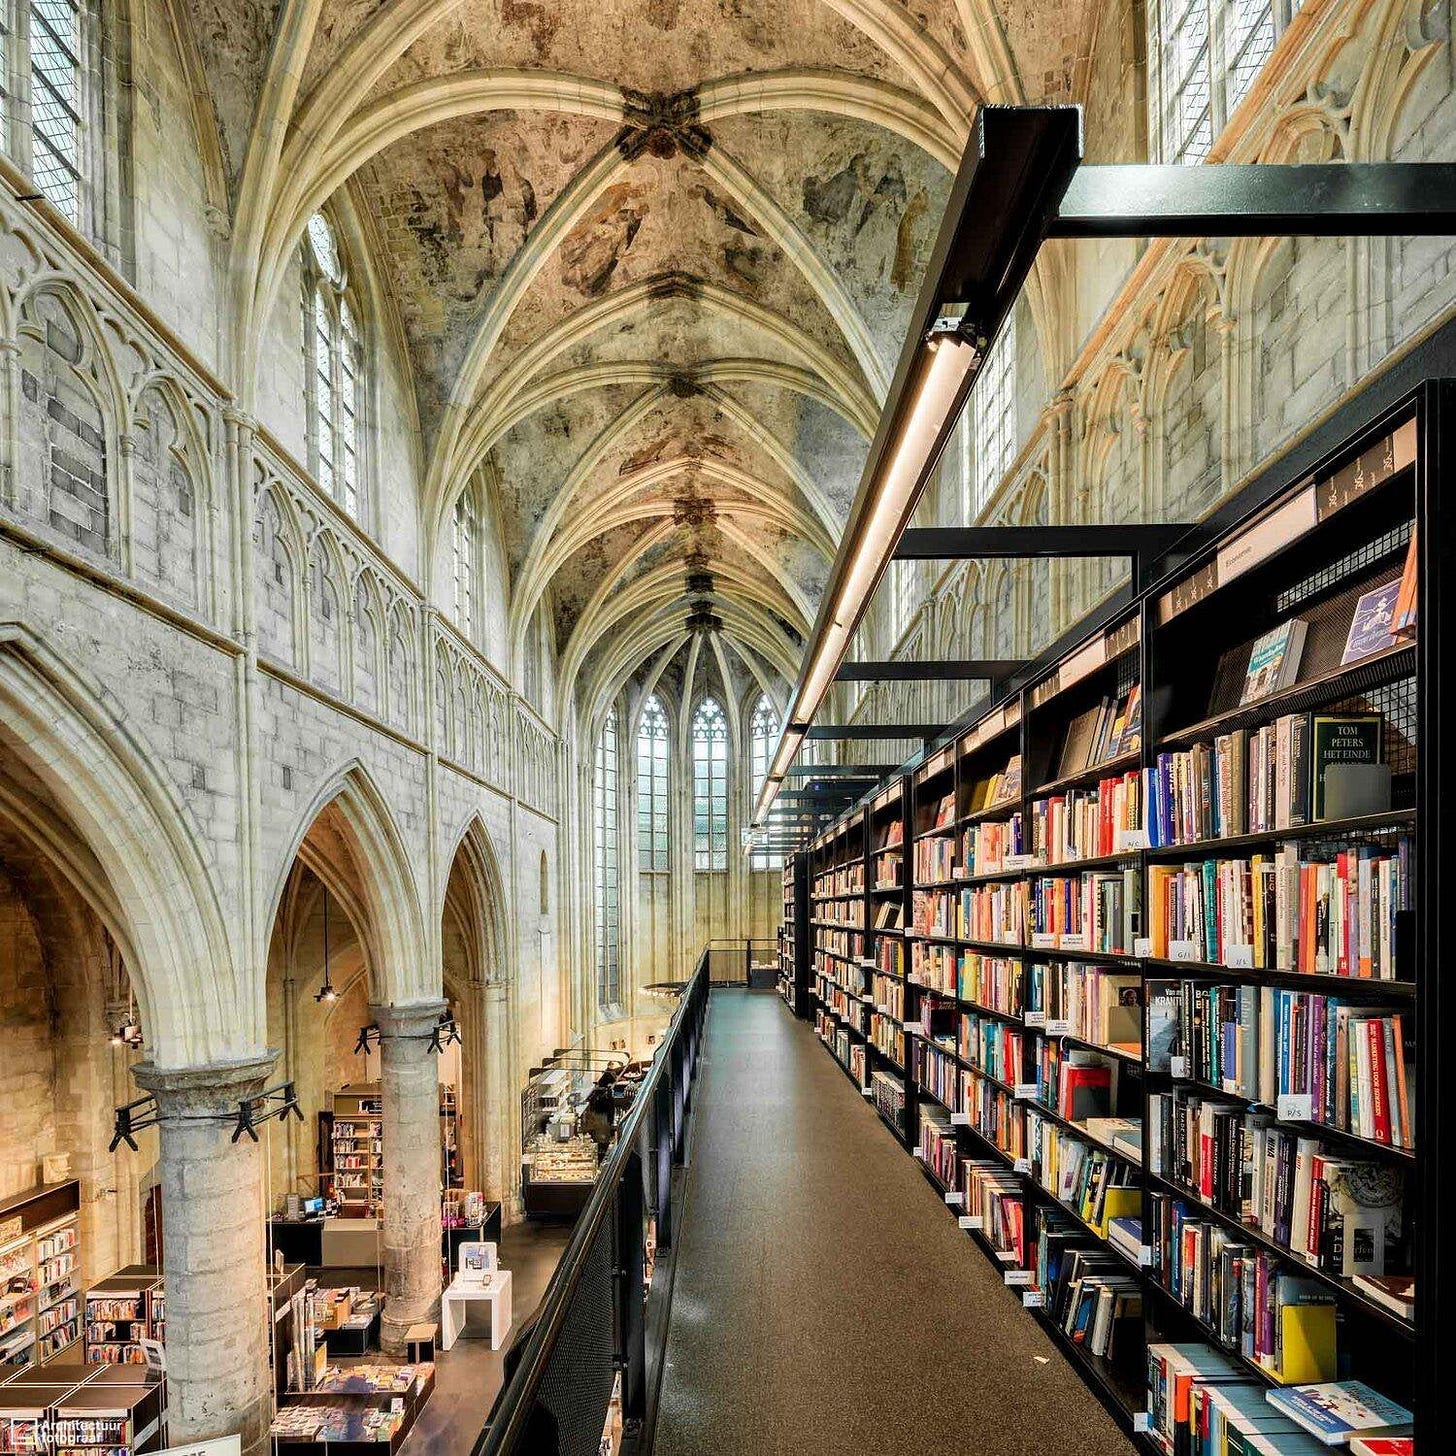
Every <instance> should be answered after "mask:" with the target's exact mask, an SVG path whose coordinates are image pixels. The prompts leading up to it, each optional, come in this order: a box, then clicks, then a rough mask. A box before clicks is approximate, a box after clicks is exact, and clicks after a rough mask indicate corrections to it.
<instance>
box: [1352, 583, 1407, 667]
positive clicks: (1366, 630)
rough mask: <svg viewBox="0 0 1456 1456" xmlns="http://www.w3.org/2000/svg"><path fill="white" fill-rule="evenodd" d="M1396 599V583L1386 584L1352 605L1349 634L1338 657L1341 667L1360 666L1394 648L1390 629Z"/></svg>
mask: <svg viewBox="0 0 1456 1456" xmlns="http://www.w3.org/2000/svg"><path fill="white" fill-rule="evenodd" d="M1399 596H1400V582H1399V581H1398V580H1397V581H1388V582H1386V583H1385V585H1384V586H1378V587H1376V588H1375V589H1374V590H1373V591H1368V592H1366V593H1365V594H1364V596H1362V597H1361V598H1360V600H1359V601H1358V602H1356V603H1355V615H1354V616H1353V617H1351V618H1350V632H1349V635H1348V636H1347V637H1346V638H1345V651H1344V653H1343V654H1342V655H1341V657H1340V666H1341V667H1349V666H1350V664H1351V663H1355V662H1361V661H1363V660H1364V659H1365V658H1367V657H1373V656H1374V655H1375V654H1376V653H1377V652H1385V651H1387V650H1388V649H1390V648H1392V647H1394V646H1395V635H1394V632H1393V630H1392V628H1393V627H1394V623H1395V609H1396V601H1397V599H1398V598H1399Z"/></svg>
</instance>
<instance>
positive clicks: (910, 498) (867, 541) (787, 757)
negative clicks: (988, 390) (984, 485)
mask: <svg viewBox="0 0 1456 1456" xmlns="http://www.w3.org/2000/svg"><path fill="white" fill-rule="evenodd" d="M965 322H966V315H965V310H964V308H957V309H954V310H947V311H946V312H945V313H944V314H943V316H942V317H941V318H939V319H937V320H936V323H935V326H934V327H933V328H932V329H931V330H930V332H929V333H928V334H927V335H926V340H925V345H924V348H923V350H922V351H921V358H922V361H923V362H922V363H921V366H920V368H921V381H920V385H919V389H918V390H917V392H916V394H915V399H914V403H913V404H912V405H911V406H910V409H909V410H908V411H907V412H906V413H905V415H904V416H903V420H904V424H903V425H902V426H901V429H900V438H899V441H898V442H897V444H896V446H895V449H894V453H893V455H892V456H891V459H890V465H889V468H888V469H887V470H886V471H885V473H884V475H883V476H882V477H881V479H880V481H879V483H878V489H877V490H876V491H875V494H874V498H873V505H872V506H871V508H870V513H869V516H868V518H867V519H866V522H865V525H864V529H863V530H862V531H861V532H860V534H859V537H858V540H857V541H856V543H855V546H854V552H853V555H852V556H851V557H850V558H849V562H848V565H847V568H846V570H845V573H844V575H843V577H842V578H841V582H840V586H839V590H838V592H837V594H836V596H835V600H834V606H833V615H832V616H831V617H830V619H829V623H828V626H827V627H826V629H825V632H824V635H823V637H822V638H821V639H820V642H819V650H818V652H817V653H816V654H815V657H814V660H813V662H812V663H811V664H810V666H809V669H808V672H807V673H806V674H805V677H804V681H803V684H802V686H801V688H800V690H799V693H798V695H797V697H796V699H795V701H794V705H793V709H792V711H791V712H790V714H789V723H788V724H787V725H786V726H785V728H784V733H783V737H782V738H781V739H780V740H779V746H778V751H777V753H775V755H774V761H773V764H772V766H771V767H770V769H769V773H768V777H767V778H766V779H765V780H764V785H763V790H762V792H761V793H760V794H759V800H758V803H757V805H756V806H755V808H754V824H755V827H756V826H758V825H759V824H761V822H762V820H763V816H764V815H765V814H766V813H767V812H768V807H769V805H770V804H772V803H773V801H774V798H775V797H776V795H777V793H778V789H779V786H780V785H781V784H782V783H783V781H784V779H785V777H786V776H787V774H788V770H789V766H790V765H791V764H792V763H793V761H794V758H795V756H796V755H797V753H798V751H799V747H800V745H801V744H802V743H803V740H804V732H805V725H807V724H808V723H809V722H810V721H812V719H813V717H814V715H815V713H817V712H818V711H819V707H820V705H821V704H822V703H823V701H824V695H825V694H826V693H827V692H828V691H829V688H830V685H831V684H832V683H833V682H834V675H835V674H836V673H837V672H838V671H839V664H840V663H841V662H843V660H844V656H845V653H846V652H847V651H848V650H849V643H850V639H851V638H852V637H853V635H854V632H855V630H856V628H858V626H859V624H860V621H861V619H862V618H863V617H864V614H865V611H866V609H867V608H868V606H869V603H870V597H871V595H872V594H873V592H874V589H875V587H876V586H877V585H878V584H879V580H880V577H881V576H882V575H883V574H884V571H885V569H886V566H887V563H888V561H889V557H890V550H891V547H892V546H893V544H894V541H895V538H896V537H897V536H898V535H899V533H900V531H901V530H902V529H903V528H904V525H905V521H906V519H907V518H908V517H909V515H910V512H911V511H912V510H913V508H914V505H915V501H916V499H917V497H918V495H919V491H920V487H921V484H922V482H923V481H924V479H925V476H926V474H927V473H928V472H929V470H930V469H931V467H932V466H933V465H934V464H935V460H936V457H937V455H938V454H939V451H940V447H941V444H942V442H943V440H944V437H945V431H946V424H947V421H948V420H950V419H951V417H952V415H953V412H954V410H955V406H956V403H957V401H958V400H959V399H960V397H961V395H962V394H963V392H964V391H965V389H966V388H967V386H968V384H969V382H970V379H971V377H972V376H973V374H974V372H975V370H976V369H977V368H978V367H979V366H980V363H981V360H982V359H983V358H984V357H985V355H984V348H983V344H982V341H981V340H980V339H973V338H971V337H968V336H967V333H966V330H965Z"/></svg>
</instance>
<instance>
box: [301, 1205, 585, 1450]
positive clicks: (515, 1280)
mask: <svg viewBox="0 0 1456 1456" xmlns="http://www.w3.org/2000/svg"><path fill="white" fill-rule="evenodd" d="M570 1237H571V1229H570V1227H563V1226H560V1225H543V1224H517V1225H515V1226H514V1227H511V1228H508V1229H506V1230H505V1233H504V1235H503V1236H502V1238H501V1243H500V1250H499V1253H500V1262H501V1265H502V1267H503V1268H506V1269H509V1270H510V1271H511V1329H510V1333H509V1334H508V1335H507V1336H506V1341H505V1344H504V1345H502V1346H501V1348H500V1349H499V1350H492V1349H491V1348H490V1341H489V1340H488V1339H470V1338H462V1339H459V1340H457V1341H456V1342H455V1346H454V1348H453V1349H452V1350H449V1351H448V1352H443V1351H442V1352H441V1353H440V1354H439V1356H438V1358H437V1359H436V1361H435V1393H434V1394H433V1395H432V1396H431V1397H430V1400H429V1402H428V1403H427V1404H426V1406H425V1408H424V1410H423V1411H422V1412H421V1413H420V1418H419V1419H418V1420H417V1421H416V1422H415V1427H414V1429H413V1430H412V1431H411V1432H410V1433H409V1435H408V1436H407V1437H406V1438H405V1443H404V1445H403V1446H402V1447H401V1448H400V1449H401V1453H402V1456H469V1453H470V1450H471V1448H472V1447H473V1446H474V1445H475V1441H476V1438H477V1437H478V1436H479V1435H480V1432H481V1428H482V1427H483V1426H484V1425H485V1418H486V1416H487V1415H489V1414H490V1408H491V1406H492V1405H493V1404H494V1403H495V1397H496V1393H497V1391H499V1390H500V1388H501V1383H502V1378H501V1377H502V1368H503V1362H504V1359H505V1353H506V1349H507V1348H508V1347H509V1345H510V1342H511V1340H512V1339H513V1338H514V1336H515V1333H516V1331H517V1330H518V1329H519V1328H520V1327H521V1325H522V1324H523V1323H524V1322H525V1321H526V1320H527V1319H528V1318H529V1317H530V1315H531V1314H532V1313H533V1312H534V1311H535V1309H536V1306H537V1305H538V1304H539V1303H540V1302H541V1296H542V1295H543V1294H545V1292H546V1285H547V1284H548V1283H549V1282H550V1280H551V1275H552V1273H553V1272H554V1271H555V1269H556V1265H557V1261H558V1260H559V1259H560V1258H561V1255H562V1252H563V1251H564V1250H565V1248H566V1244H567V1240H568V1239H570ZM309 1272H310V1273H315V1272H316V1273H318V1275H319V1277H320V1280H321V1282H322V1283H325V1284H329V1285H332V1286H334V1287H339V1286H342V1285H348V1284H358V1285H362V1286H367V1287H370V1288H377V1287H378V1285H379V1283H380V1276H379V1274H378V1273H377V1272H376V1271H375V1270H373V1269H327V1270H317V1271H314V1270H310V1271H309ZM368 1358H369V1359H370V1360H371V1361H378V1360H379V1359H380V1358H381V1357H380V1355H379V1353H378V1351H374V1352H372V1353H371V1354H370V1355H369V1356H368ZM343 1363H348V1362H343Z"/></svg>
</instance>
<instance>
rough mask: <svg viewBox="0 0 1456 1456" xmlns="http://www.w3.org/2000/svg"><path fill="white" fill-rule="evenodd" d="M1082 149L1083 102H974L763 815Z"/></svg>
mask: <svg viewBox="0 0 1456 1456" xmlns="http://www.w3.org/2000/svg"><path fill="white" fill-rule="evenodd" d="M1081 154H1082V136H1081V113H1080V112H1079V111H1078V110H1077V109H1076V108H1075V107H1030V108H1028V107H1008V106H982V107H980V108H979V109H978V111H977V113H976V120H975V123H974V125H973V126H972V128H971V136H970V139H969V141H968V143H967V146H966V150H965V153H964V155H963V156H962V159H961V165H960V168H959V170H958V171H957V173H956V177H955V181H954V182H953V183H952V184H951V192H950V198H949V201H948V202H947V205H946V211H945V216H944V218H943V219H942V221H941V226H940V230H939V232H938V233H937V235H936V239H935V243H934V245H933V247H932V249H931V253H930V258H929V261H928V264H927V267H926V273H925V281H924V284H923V285H922V287H921V290H920V293H919V296H918V297H917V299H916V304H915V311H914V313H913V315H912V324H911V332H910V334H909V336H907V338H906V340H905V343H904V347H903V348H902V350H901V353H900V362H899V364H898V366H897V367H896V370H895V379H894V381H893V383H892V384H891V386H890V392H889V395H888V397H887V399H886V402H885V407H884V410H883V412H882V413H881V416H880V422H879V426H878V428H877V429H876V431H875V438H874V440H873V441H872V442H871V445H870V452H869V456H868V458H867V459H866V461H865V469H864V474H863V475H862V477H861V479H860V486H859V491H858V493H857V494H856V496H855V501H854V505H853V507H852V508H851V511H850V517H849V523H848V525H847V526H846V529H845V532H844V536H843V539H842V540H841V541H840V545H839V552H838V555H837V556H836V558H835V562H834V567H833V570H832V571H831V573H830V578H829V584H828V586H827V588H826V590H825V593H824V599H823V602H822V603H821V605H820V608H819V614H818V617H817V619H816V621H815V624H814V630H813V634H812V637H811V639H810V642H809V646H808V649H807V652H806V656H805V660H804V668H803V671H802V673H801V675H800V678H799V682H798V685H797V687H796V689H795V692H794V696H793V699H792V701H791V703H790V709H789V712H788V714H787V715H786V725H787V726H786V730H785V733H784V736H783V737H782V738H781V739H780V741H779V745H778V748H777V749H776V751H775V753H774V756H773V762H772V767H771V769H770V773H769V776H768V778H767V780H766V781H765V784H764V788H763V792H762V794H761V795H760V796H759V800H758V803H757V804H756V805H755V809H754V818H755V820H757V821H760V822H761V821H762V819H763V817H764V814H765V812H766V810H767V809H768V806H769V805H770V804H771V803H772V802H773V800H774V797H775V796H776V794H777V792H778V786H779V784H780V783H782V781H783V779H784V777H785V775H786V773H787V771H788V768H789V766H790V764H791V763H792V762H793V759H794V756H795V754H796V753H797V752H798V750H799V747H800V744H801V743H802V741H803V738H804V734H805V732H806V731H807V729H808V728H809V726H810V724H811V723H812V722H813V721H814V716H815V714H816V713H817V712H818V710H819V709H820V707H821V705H822V704H823V702H824V699H825V696H826V694H827V693H828V691H829V687H830V684H831V683H832V682H833V681H834V677H835V674H836V673H837V672H838V670H839V665H840V663H841V662H842V661H843V660H844V658H845V655H846V654H847V652H848V649H849V645H850V642H851V640H852V638H853V635H854V632H855V629H856V628H857V627H858V626H859V623H860V621H861V619H862V618H863V616H864V613H865V609H866V607H867V606H868V605H869V601H870V597H871V595H872V593H873V592H874V589H875V587H876V586H877V585H878V583H879V581H880V579H881V577H882V576H883V574H884V572H885V569H886V567H887V565H888V563H889V560H890V557H891V555H892V552H893V548H894V545H895V542H896V541H897V540H898V539H899V536H900V533H901V532H902V531H903V530H904V528H905V524H906V522H907V521H908V520H909V518H910V515H911V513H912V512H913V511H914V509H915V505H916V502H917V501H918V500H919V497H920V493H921V491H922V490H924V488H925V485H926V482H927V481H928V479H929V477H930V473H931V471H932V470H933V469H934V467H935V464H936V460H937V458H938V456H939V454H940V451H941V449H942V448H943V446H944V443H945V441H946V439H947V438H948V437H949V436H950V433H951V431H952V430H953V429H954V427H955V421H956V418H957V413H958V411H959V410H960V409H961V408H963V407H964V403H965V399H966V396H967V394H968V393H969V391H970V389H971V388H972V385H973V382H974V378H975V375H976V372H977V371H978V370H979V368H980V365H981V361H982V360H983V359H984V357H985V354H986V352H987V351H988V350H989V349H990V348H991V347H992V345H993V343H994V341H995V338H996V335H997V333H998V332H999V331H1000V329H1001V327H1002V324H1003V323H1004V321H1005V319H1006V316H1007V314H1008V313H1009V312H1010V310H1011V308H1012V306H1013V303H1014V301H1015V299H1016V296H1017V294H1019V293H1020V291H1021V289H1022V286H1023V284H1024V283H1025V281H1026V277H1027V275H1028V273H1029V272H1030V271H1031V266H1032V263H1033V261H1034V259H1035V257H1036V253H1037V250H1038V249H1039V248H1040V247H1041V244H1042V240H1043V239H1044V238H1045V237H1046V236H1047V231H1048V228H1049V226H1050V223H1051V221H1052V220H1053V219H1054V218H1055V216H1056V212H1057V208H1058V207H1059V206H1060V204H1061V201H1062V197H1063V195H1064V194H1065V192H1066V190H1067V185H1068V183H1069V182H1070V180H1071V178H1072V176H1073V174H1074V173H1075V172H1076V170H1077V166H1078V164H1079V162H1080V160H1081ZM788 728H792V729H793V730H794V733H793V734H792V735H791V734H790V733H789V732H788Z"/></svg>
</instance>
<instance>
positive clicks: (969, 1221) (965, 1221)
mask: <svg viewBox="0 0 1456 1456" xmlns="http://www.w3.org/2000/svg"><path fill="white" fill-rule="evenodd" d="M956 1222H957V1223H958V1224H959V1225H960V1226H961V1227H962V1228H963V1229H975V1230H976V1231H977V1232H979V1231H980V1228H981V1215H980V1214H979V1213H963V1214H961V1216H960V1217H959V1218H958V1219H956Z"/></svg>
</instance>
